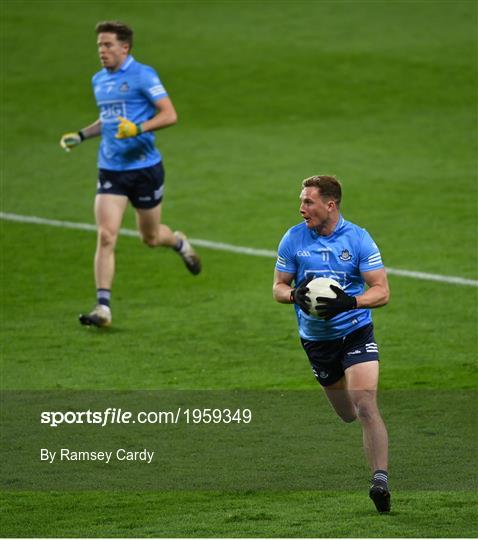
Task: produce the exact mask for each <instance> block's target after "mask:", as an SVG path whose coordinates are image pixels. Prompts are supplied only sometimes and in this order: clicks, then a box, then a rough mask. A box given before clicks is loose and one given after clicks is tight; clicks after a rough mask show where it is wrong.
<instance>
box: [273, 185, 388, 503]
mask: <svg viewBox="0 0 478 540" xmlns="http://www.w3.org/2000/svg"><path fill="white" fill-rule="evenodd" d="M341 198H342V189H341V185H340V182H339V181H338V180H337V179H336V178H335V177H332V176H312V177H311V178H307V179H305V180H304V181H303V182H302V191H301V194H300V202H301V204H300V213H301V215H302V217H303V218H304V222H303V223H300V224H299V225H296V226H295V227H292V228H291V229H289V230H288V231H287V232H286V234H285V235H284V237H283V238H282V241H281V243H280V245H279V250H278V257H277V262H276V267H275V275H274V285H273V295H274V298H275V300H276V301H277V302H280V303H282V304H295V306H294V307H295V311H296V314H297V320H298V325H299V335H300V338H301V342H302V346H303V348H304V350H305V352H306V354H307V356H308V358H309V361H310V363H311V366H312V370H313V372H314V374H315V377H316V378H317V381H318V382H319V383H320V384H321V385H322V386H323V388H324V390H325V393H326V395H327V398H328V399H329V401H330V403H331V405H332V406H333V408H334V409H335V411H336V413H337V414H338V415H339V417H340V418H341V419H342V420H344V421H345V422H352V421H354V420H355V419H358V421H359V422H360V423H361V426H362V431H363V444H364V450H365V454H366V456H367V459H368V462H369V465H370V468H371V471H372V483H371V486H370V491H369V495H370V497H371V499H372V500H373V502H374V503H375V506H376V508H377V510H378V511H379V512H389V511H390V492H389V489H388V472H387V471H388V435H387V430H386V428H385V425H384V423H383V420H382V418H381V416H380V412H379V410H378V406H377V385H378V377H379V363H378V360H379V355H378V347H377V344H376V343H375V338H374V332H373V324H372V318H371V314H370V308H378V307H380V306H383V305H385V304H386V303H387V302H388V300H389V295H390V293H389V287H388V280H387V275H386V272H385V268H384V265H383V263H382V259H381V256H380V252H379V249H378V247H377V245H376V244H375V242H374V241H373V240H372V238H371V237H370V235H369V234H368V232H367V231H366V230H365V229H362V228H360V227H358V226H357V225H354V224H353V223H350V222H349V221H346V220H345V219H344V218H343V217H342V215H341V213H340V202H341ZM315 277H329V278H333V279H335V280H336V281H338V282H339V283H340V285H341V287H342V288H341V289H339V288H338V287H334V286H333V285H332V286H331V288H332V289H333V290H334V291H335V292H336V294H337V297H336V298H334V299H330V298H322V297H319V298H318V302H319V306H318V307H317V311H318V314H319V315H320V317H321V318H320V319H318V318H317V317H313V316H311V315H310V307H311V304H310V300H309V298H308V297H307V294H306V293H307V292H309V290H308V288H307V284H308V283H309V281H311V280H312V279H313V278H315ZM293 281H294V282H295V287H292V282H293ZM365 285H367V288H366V287H365ZM365 289H366V290H365Z"/></svg>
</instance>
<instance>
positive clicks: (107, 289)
mask: <svg viewBox="0 0 478 540" xmlns="http://www.w3.org/2000/svg"><path fill="white" fill-rule="evenodd" d="M96 34H97V44H98V53H99V57H100V62H101V64H102V66H103V69H102V70H101V71H99V72H98V73H96V75H94V77H93V80H92V83H93V91H94V94H95V98H96V103H97V105H98V108H99V118H98V120H96V121H95V122H93V124H91V125H89V126H87V127H85V128H83V129H81V130H80V131H78V132H75V133H66V134H65V135H63V136H62V138H61V141H60V144H61V146H62V148H64V149H65V150H66V151H68V152H69V151H70V150H71V149H72V148H74V147H76V146H78V145H79V144H80V143H82V142H83V141H84V140H86V139H91V138H93V137H98V136H100V135H101V144H100V148H99V154H98V168H99V175H98V190H97V195H96V199H95V218H96V224H97V227H98V243H97V247H96V253H95V261H94V268H95V280H96V293H97V304H96V307H95V308H94V309H93V311H92V312H91V313H88V314H84V315H80V322H81V324H85V325H95V326H99V327H103V326H109V325H110V324H111V320H112V317H111V306H110V300H111V286H112V283H113V277H114V271H115V245H116V241H117V238H118V233H119V230H120V227H121V222H122V220H123V216H124V213H125V210H126V207H127V205H128V200H129V201H130V202H131V204H132V205H133V207H134V208H135V210H136V221H137V224H138V229H139V233H140V236H141V239H142V241H143V242H144V243H145V244H147V245H148V246H150V247H157V246H166V247H170V248H172V249H174V250H175V251H177V252H178V254H179V255H180V256H181V258H182V259H183V261H184V263H185V265H186V267H187V268H188V270H189V271H190V272H191V273H192V274H199V272H200V271H201V262H200V259H199V257H198V255H197V254H196V253H195V251H194V250H193V248H192V246H191V244H190V243H189V241H188V239H187V237H186V236H185V235H184V234H183V233H182V232H180V231H176V232H174V233H173V232H172V231H171V229H170V228H169V227H168V226H167V225H164V224H162V223H161V201H162V198H163V189H164V168H163V162H162V156H161V154H160V152H159V151H158V150H157V149H156V148H155V146H154V134H153V133H152V132H153V131H155V130H158V129H162V128H165V127H168V126H170V125H172V124H175V123H176V121H177V115H176V110H175V108H174V105H173V103H172V101H171V99H170V98H169V96H168V94H167V92H166V90H165V88H164V86H163V85H162V83H161V81H160V79H159V77H158V75H157V74H156V72H155V70H154V69H153V68H151V67H149V66H146V65H144V64H140V63H139V62H137V61H136V60H135V59H134V58H133V57H132V56H131V54H130V53H131V48H132V45H133V31H132V29H131V28H130V27H129V26H127V25H126V24H123V23H120V22H117V21H106V22H100V23H98V24H97V25H96Z"/></svg>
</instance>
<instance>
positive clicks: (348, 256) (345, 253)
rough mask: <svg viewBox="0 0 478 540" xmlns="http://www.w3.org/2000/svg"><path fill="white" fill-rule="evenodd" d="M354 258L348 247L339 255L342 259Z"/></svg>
mask: <svg viewBox="0 0 478 540" xmlns="http://www.w3.org/2000/svg"><path fill="white" fill-rule="evenodd" d="M351 258H352V255H351V254H350V251H349V250H348V249H343V250H342V253H341V254H340V255H339V259H340V260H341V261H350V259H351Z"/></svg>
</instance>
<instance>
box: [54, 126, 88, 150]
mask: <svg viewBox="0 0 478 540" xmlns="http://www.w3.org/2000/svg"><path fill="white" fill-rule="evenodd" d="M84 139H85V136H84V135H83V133H82V132H81V131H77V132H76V133H65V134H64V135H63V137H62V138H61V139H60V146H61V147H62V148H63V150H65V151H66V152H69V151H70V150H71V149H72V148H75V146H78V145H79V144H81V143H82V142H83V141H84Z"/></svg>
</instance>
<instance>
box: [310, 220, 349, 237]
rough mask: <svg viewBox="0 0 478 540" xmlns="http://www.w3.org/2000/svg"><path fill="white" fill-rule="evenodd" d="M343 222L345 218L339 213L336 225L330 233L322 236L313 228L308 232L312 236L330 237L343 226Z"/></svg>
mask: <svg viewBox="0 0 478 540" xmlns="http://www.w3.org/2000/svg"><path fill="white" fill-rule="evenodd" d="M344 223H345V219H344V218H343V217H342V214H339V221H338V222H337V226H336V227H335V229H334V230H333V231H332V232H331V233H330V234H328V235H327V236H322V235H321V234H319V233H318V232H317V231H316V230H315V229H311V230H310V234H311V235H312V238H319V237H320V238H332V236H334V234H335V233H337V232H338V231H339V230H340V229H341V228H342V227H343V226H344Z"/></svg>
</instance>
